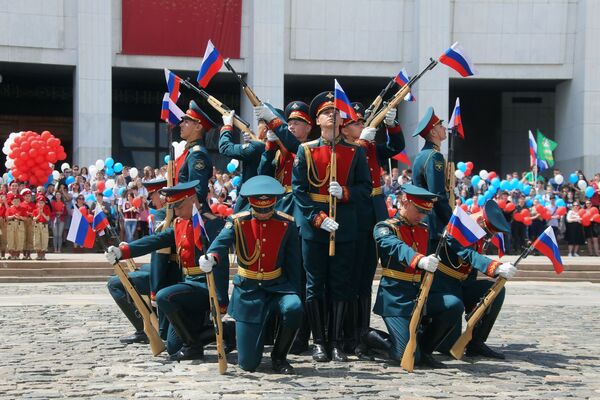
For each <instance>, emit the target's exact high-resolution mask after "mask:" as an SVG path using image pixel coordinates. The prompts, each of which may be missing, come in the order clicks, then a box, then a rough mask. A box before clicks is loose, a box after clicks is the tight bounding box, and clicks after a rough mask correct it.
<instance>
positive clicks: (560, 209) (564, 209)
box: [556, 207, 567, 217]
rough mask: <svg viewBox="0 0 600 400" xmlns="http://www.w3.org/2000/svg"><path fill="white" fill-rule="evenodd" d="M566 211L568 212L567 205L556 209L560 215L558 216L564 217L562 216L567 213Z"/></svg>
mask: <svg viewBox="0 0 600 400" xmlns="http://www.w3.org/2000/svg"><path fill="white" fill-rule="evenodd" d="M566 213H567V207H558V208H557V209H556V215H558V216H561V217H562V216H563V215H565V214H566Z"/></svg>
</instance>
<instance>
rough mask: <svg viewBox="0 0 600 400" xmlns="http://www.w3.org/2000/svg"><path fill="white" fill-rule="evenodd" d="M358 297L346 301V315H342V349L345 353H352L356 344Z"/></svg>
mask: <svg viewBox="0 0 600 400" xmlns="http://www.w3.org/2000/svg"><path fill="white" fill-rule="evenodd" d="M357 328H358V299H354V300H350V301H349V302H348V303H346V315H345V316H344V322H343V329H344V336H343V337H344V344H343V349H344V352H345V353H347V354H354V349H355V348H356V346H357V345H358V335H357V333H358V332H357Z"/></svg>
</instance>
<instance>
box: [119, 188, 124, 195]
mask: <svg viewBox="0 0 600 400" xmlns="http://www.w3.org/2000/svg"><path fill="white" fill-rule="evenodd" d="M123 193H125V188H124V187H122V188H120V189H119V196H121V197H122V196H123Z"/></svg>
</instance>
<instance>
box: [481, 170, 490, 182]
mask: <svg viewBox="0 0 600 400" xmlns="http://www.w3.org/2000/svg"><path fill="white" fill-rule="evenodd" d="M488 175H489V174H488V172H487V171H486V170H485V169H482V170H481V171H479V177H480V178H481V179H484V180H485V179H487V178H488Z"/></svg>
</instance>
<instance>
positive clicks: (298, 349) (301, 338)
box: [289, 313, 310, 355]
mask: <svg viewBox="0 0 600 400" xmlns="http://www.w3.org/2000/svg"><path fill="white" fill-rule="evenodd" d="M309 339H310V325H309V324H308V315H307V313H304V314H303V315H302V323H301V325H300V329H299V330H298V334H297V335H296V339H294V343H293V344H292V347H291V348H290V351H289V354H297V355H299V354H302V353H304V352H305V351H308V349H309V346H308V340H309Z"/></svg>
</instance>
